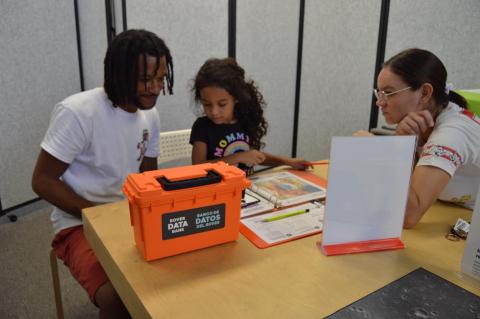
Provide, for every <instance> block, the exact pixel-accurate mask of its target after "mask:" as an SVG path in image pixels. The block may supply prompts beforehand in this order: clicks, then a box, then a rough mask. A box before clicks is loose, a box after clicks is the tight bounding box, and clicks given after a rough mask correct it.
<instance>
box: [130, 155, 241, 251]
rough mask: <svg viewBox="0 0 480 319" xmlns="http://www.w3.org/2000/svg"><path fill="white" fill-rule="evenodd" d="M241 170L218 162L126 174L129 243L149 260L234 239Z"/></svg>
mask: <svg viewBox="0 0 480 319" xmlns="http://www.w3.org/2000/svg"><path fill="white" fill-rule="evenodd" d="M248 186H250V181H249V180H248V179H247V178H246V177H245V173H244V172H243V171H242V170H240V169H239V168H237V167H235V166H230V165H228V164H225V163H224V162H217V163H206V164H199V165H192V166H183V167H176V168H168V169H160V170H156V171H148V172H144V173H140V174H129V175H128V176H127V179H126V181H125V184H124V185H123V188H122V190H123V192H124V193H125V195H126V196H127V198H128V203H129V208H130V222H131V224H132V226H133V231H134V237H135V242H136V244H137V247H138V248H139V249H140V251H141V253H142V255H143V257H144V258H145V260H154V259H158V258H162V257H167V256H172V255H176V254H180V253H184V252H187V251H192V250H195V249H200V248H204V247H209V246H213V245H218V244H222V243H225V242H229V241H234V240H236V239H237V238H238V233H239V226H240V208H241V200H242V193H243V190H244V189H245V188H246V187H248Z"/></svg>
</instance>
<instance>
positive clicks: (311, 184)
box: [240, 170, 326, 248]
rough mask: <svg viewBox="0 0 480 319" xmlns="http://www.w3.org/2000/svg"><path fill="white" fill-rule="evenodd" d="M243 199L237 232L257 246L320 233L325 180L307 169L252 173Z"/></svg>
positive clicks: (262, 246)
mask: <svg viewBox="0 0 480 319" xmlns="http://www.w3.org/2000/svg"><path fill="white" fill-rule="evenodd" d="M250 180H251V181H252V186H251V187H250V188H249V189H247V190H246V191H245V196H244V198H243V200H242V210H241V218H242V219H241V221H240V232H241V233H242V234H243V235H244V236H245V237H247V238H248V239H249V240H250V241H251V242H253V243H254V244H255V245H256V246H257V247H259V248H265V247H270V246H273V245H277V244H280V243H283V242H285V241H290V240H293V239H297V238H300V237H304V236H309V235H312V234H316V233H319V232H320V231H321V230H322V226H323V212H324V205H323V204H322V203H320V202H319V200H320V199H323V198H325V194H326V191H325V186H326V182H325V180H323V179H322V178H320V177H318V176H316V175H314V174H312V173H310V172H307V171H295V170H290V171H277V172H274V173H270V174H262V175H259V176H255V177H251V178H250Z"/></svg>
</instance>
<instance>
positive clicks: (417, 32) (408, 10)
mask: <svg viewBox="0 0 480 319" xmlns="http://www.w3.org/2000/svg"><path fill="white" fill-rule="evenodd" d="M479 17H480V1H478V0H441V1H437V0H428V1H415V0H392V1H391V3H390V15H389V23H388V33H387V44H386V49H385V59H386V60H387V59H388V58H390V57H391V56H393V55H394V54H396V53H398V52H400V51H402V50H404V49H407V48H412V47H419V48H422V49H427V50H430V51H432V52H433V53H435V55H437V56H438V57H439V58H440V60H442V62H443V63H444V64H445V67H446V68H447V71H448V82H451V83H452V84H453V85H454V88H458V89H460V88H462V89H473V88H478V87H480V63H479V62H478V61H480V49H479V48H480V46H479V43H480V23H479V22H478V19H479ZM378 123H379V125H378V126H381V125H384V124H385V120H384V118H383V116H381V115H380V116H379V118H378Z"/></svg>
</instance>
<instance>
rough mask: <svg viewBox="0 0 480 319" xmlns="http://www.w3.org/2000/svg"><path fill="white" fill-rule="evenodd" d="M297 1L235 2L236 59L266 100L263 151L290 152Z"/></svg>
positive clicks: (297, 18)
mask: <svg viewBox="0 0 480 319" xmlns="http://www.w3.org/2000/svg"><path fill="white" fill-rule="evenodd" d="M299 8H300V6H299V1H297V0H288V1H287V0H286V1H277V0H248V1H245V0H242V1H238V2H237V60H238V62H239V64H240V65H241V66H242V67H243V68H244V69H245V72H246V74H247V76H249V77H250V78H252V79H253V80H254V81H255V82H256V83H257V85H258V87H259V89H260V92H261V93H262V94H263V97H264V99H265V101H266V102H267V108H266V112H265V117H266V119H267V121H268V124H269V129H268V132H267V136H266V138H265V139H264V141H265V143H266V148H265V151H267V152H272V153H275V154H279V155H280V154H281V155H286V156H290V155H291V152H292V136H293V115H294V99H295V75H296V66H297V43H298V20H299Z"/></svg>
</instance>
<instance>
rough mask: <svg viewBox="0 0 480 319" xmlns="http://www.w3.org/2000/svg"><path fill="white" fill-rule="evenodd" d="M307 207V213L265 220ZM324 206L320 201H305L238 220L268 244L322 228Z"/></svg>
mask: <svg viewBox="0 0 480 319" xmlns="http://www.w3.org/2000/svg"><path fill="white" fill-rule="evenodd" d="M306 209H308V210H309V211H308V213H304V214H299V215H295V216H290V217H287V218H283V219H279V220H274V221H270V222H266V221H265V220H266V219H268V218H271V217H275V216H279V215H284V214H288V213H292V212H298V211H302V210H306ZM323 213H324V206H323V205H322V204H321V203H317V202H315V203H305V204H302V205H298V206H294V207H290V208H285V209H280V210H277V211H274V212H271V213H267V214H262V215H259V216H254V217H250V218H245V219H242V220H241V221H240V222H241V223H242V224H244V225H245V226H246V227H248V228H249V229H250V230H252V231H253V232H254V233H255V234H256V235H257V236H258V237H260V238H261V239H262V240H263V241H265V242H266V243H268V244H274V243H277V242H280V241H284V240H287V239H292V238H295V237H300V236H304V235H308V234H312V233H315V232H319V231H321V230H322V224H323Z"/></svg>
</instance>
